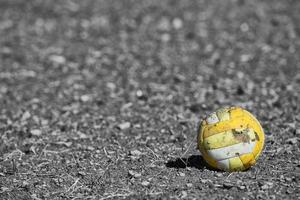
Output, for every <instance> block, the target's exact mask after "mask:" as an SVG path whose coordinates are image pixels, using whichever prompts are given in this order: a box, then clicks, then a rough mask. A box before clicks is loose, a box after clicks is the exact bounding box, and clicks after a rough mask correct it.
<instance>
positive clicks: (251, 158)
mask: <svg viewBox="0 0 300 200" xmlns="http://www.w3.org/2000/svg"><path fill="white" fill-rule="evenodd" d="M264 139H265V137H264V132H263V129H262V127H261V125H260V123H259V122H258V120H257V119H256V118H255V117H254V116H253V115H252V114H251V113H249V112H248V111H246V110H244V109H242V108H240V107H229V108H221V109H219V110H217V111H216V112H214V113H211V114H210V115H209V116H207V117H206V118H205V119H204V120H203V121H202V122H201V124H200V128H199V133H198V148H199V150H200V152H201V153H202V156H203V158H204V159H205V160H206V162H207V163H208V164H209V165H211V166H212V167H214V168H217V169H221V170H225V171H242V170H245V169H248V168H249V167H250V166H252V165H254V164H255V162H256V160H257V158H258V156H259V154H260V153H261V151H262V149H263V146H264Z"/></svg>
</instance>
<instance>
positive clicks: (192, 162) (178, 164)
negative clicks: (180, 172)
mask: <svg viewBox="0 0 300 200" xmlns="http://www.w3.org/2000/svg"><path fill="white" fill-rule="evenodd" d="M166 167H168V168H176V169H180V168H187V167H194V168H197V169H209V170H213V171H218V170H216V169H214V168H212V167H211V166H209V165H208V164H207V163H206V162H205V160H204V159H203V157H202V156H201V155H191V156H190V157H188V158H181V157H178V158H176V159H175V160H169V161H168V162H167V163H166Z"/></svg>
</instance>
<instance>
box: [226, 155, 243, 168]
mask: <svg viewBox="0 0 300 200" xmlns="http://www.w3.org/2000/svg"><path fill="white" fill-rule="evenodd" d="M229 168H230V170H232V171H236V170H244V169H245V167H244V164H243V163H242V161H241V159H240V157H238V156H237V157H233V158H230V159H229Z"/></svg>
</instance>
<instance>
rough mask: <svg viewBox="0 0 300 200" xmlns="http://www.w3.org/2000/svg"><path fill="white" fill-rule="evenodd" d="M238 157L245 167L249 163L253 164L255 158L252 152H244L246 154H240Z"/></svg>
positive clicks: (247, 166) (248, 165)
mask: <svg viewBox="0 0 300 200" xmlns="http://www.w3.org/2000/svg"><path fill="white" fill-rule="evenodd" d="M240 159H241V161H242V163H243V165H244V167H245V168H249V167H250V166H251V165H254V164H255V158H254V156H253V153H246V154H243V155H240Z"/></svg>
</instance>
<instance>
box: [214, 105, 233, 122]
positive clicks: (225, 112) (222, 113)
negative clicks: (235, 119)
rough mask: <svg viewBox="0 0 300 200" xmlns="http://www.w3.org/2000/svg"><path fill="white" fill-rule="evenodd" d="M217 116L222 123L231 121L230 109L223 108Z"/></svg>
mask: <svg viewBox="0 0 300 200" xmlns="http://www.w3.org/2000/svg"><path fill="white" fill-rule="evenodd" d="M217 116H218V118H219V120H220V121H226V120H230V114H229V112H228V108H222V109H219V110H218V111H217Z"/></svg>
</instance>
